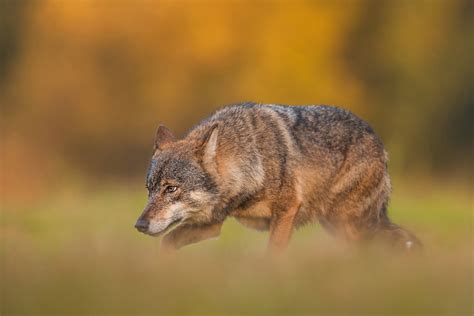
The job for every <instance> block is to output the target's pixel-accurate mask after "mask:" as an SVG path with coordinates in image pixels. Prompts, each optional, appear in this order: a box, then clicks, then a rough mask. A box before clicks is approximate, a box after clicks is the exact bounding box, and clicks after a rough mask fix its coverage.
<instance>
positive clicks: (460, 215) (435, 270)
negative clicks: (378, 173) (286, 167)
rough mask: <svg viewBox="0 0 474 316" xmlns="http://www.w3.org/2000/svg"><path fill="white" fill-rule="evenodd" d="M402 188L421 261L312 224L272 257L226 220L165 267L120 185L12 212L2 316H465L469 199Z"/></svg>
mask: <svg viewBox="0 0 474 316" xmlns="http://www.w3.org/2000/svg"><path fill="white" fill-rule="evenodd" d="M397 188H398V186H396V190H395V192H394V195H393V199H392V204H391V207H390V213H391V217H392V218H393V219H394V221H396V222H397V223H399V224H402V225H404V226H406V227H408V228H410V229H411V230H412V231H414V232H416V233H417V235H418V236H419V237H420V239H421V240H422V241H423V242H424V244H425V250H424V252H423V253H422V254H420V255H400V254H393V253H392V254H391V253H389V252H387V251H384V250H381V249H377V248H374V247H368V248H364V249H357V250H356V249H352V248H349V247H347V246H346V245H344V244H341V243H340V242H337V241H335V240H333V239H332V238H331V237H330V236H328V235H327V234H326V233H325V232H324V231H322V230H321V229H320V228H319V227H318V226H317V225H314V226H312V227H306V228H304V229H302V230H299V231H298V232H296V234H295V235H294V238H293V241H292V243H291V245H290V249H289V250H288V252H287V253H286V254H285V255H282V256H280V257H278V258H274V257H267V256H265V247H266V237H267V235H266V234H265V233H258V232H254V231H251V230H247V229H245V228H244V227H242V226H240V225H239V224H238V223H236V222H235V221H234V220H232V219H229V220H228V221H227V222H226V224H225V225H224V228H223V233H222V236H221V237H220V238H219V239H217V240H212V241H207V242H204V243H201V244H197V245H193V246H190V247H188V248H184V249H183V251H181V252H180V253H179V254H178V256H177V257H175V258H163V257H161V256H160V253H159V240H158V239H155V238H151V237H147V236H144V235H142V234H139V233H137V232H136V231H135V230H134V228H133V224H134V221H135V220H136V218H137V216H138V215H139V213H140V211H141V208H142V206H143V205H144V203H145V192H144V190H138V189H130V188H123V187H122V188H113V187H110V188H107V189H103V190H102V189H95V190H93V191H92V190H91V189H89V190H75V189H70V190H66V191H64V192H61V193H60V194H59V193H58V194H56V195H55V196H56V197H55V198H54V199H53V198H49V199H44V200H43V201H38V202H37V203H35V204H30V205H29V206H22V207H19V206H17V207H13V206H12V207H7V208H6V209H3V210H2V214H3V215H2V217H3V219H2V227H1V232H2V234H1V235H2V245H3V246H2V247H1V258H2V260H1V263H2V279H1V290H2V302H1V315H15V314H25V315H28V314H45V315H51V314H57V315H69V314H81V315H83V314H87V315H118V314H121V315H132V314H139V315H159V314H165V315H182V314H189V315H209V314H218V315H231V314H249V315H250V314H254V315H277V314H287V315H295V314H307V315H314V314H322V315H328V314H337V315H339V314H341V315H348V314H360V315H368V314H372V315H408V314H409V315H438V314H440V315H471V314H472V313H473V258H472V251H473V248H472V247H473V239H472V238H473V230H472V210H473V209H472V199H471V197H470V192H469V190H454V189H453V188H452V187H451V189H450V190H446V189H445V188H442V187H437V188H431V187H427V186H415V185H413V186H412V187H411V188H405V189H397Z"/></svg>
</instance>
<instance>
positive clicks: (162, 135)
mask: <svg viewBox="0 0 474 316" xmlns="http://www.w3.org/2000/svg"><path fill="white" fill-rule="evenodd" d="M174 141H175V137H174V135H173V133H172V132H171V131H170V130H169V129H167V128H166V127H165V126H164V125H162V124H160V126H158V129H157V130H156V135H155V144H154V147H153V151H157V150H159V149H162V148H163V146H165V145H166V144H169V143H172V142H174Z"/></svg>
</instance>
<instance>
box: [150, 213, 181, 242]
mask: <svg viewBox="0 0 474 316" xmlns="http://www.w3.org/2000/svg"><path fill="white" fill-rule="evenodd" d="M182 220H183V218H181V217H180V218H177V219H175V220H174V221H172V222H171V223H169V225H168V226H166V228H165V229H163V230H162V231H160V232H157V233H152V234H149V235H150V236H153V237H159V236H161V235H164V234H166V233H167V232H169V231H171V230H172V229H173V228H175V227H176V226H178V224H179V223H180V222H181V221H182Z"/></svg>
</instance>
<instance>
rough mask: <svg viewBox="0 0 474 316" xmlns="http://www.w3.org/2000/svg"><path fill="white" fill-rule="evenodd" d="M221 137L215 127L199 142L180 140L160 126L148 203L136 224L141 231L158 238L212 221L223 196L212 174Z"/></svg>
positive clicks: (204, 134)
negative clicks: (217, 203) (181, 228)
mask: <svg viewBox="0 0 474 316" xmlns="http://www.w3.org/2000/svg"><path fill="white" fill-rule="evenodd" d="M217 134H218V126H217V125H213V126H211V127H210V128H208V129H207V130H206V131H204V132H203V133H201V136H199V137H197V138H196V139H192V140H181V141H176V140H175V138H174V136H173V134H172V133H171V132H170V131H169V130H168V129H167V128H166V127H164V126H162V125H161V126H160V127H158V130H157V132H156V139H155V146H154V154H153V157H152V160H151V163H150V167H149V169H148V173H147V176H146V187H147V189H148V204H147V206H146V207H145V209H144V211H143V213H142V215H141V216H140V217H139V218H138V220H137V222H136V224H135V227H136V228H137V229H138V230H139V231H140V232H143V233H145V234H148V235H152V236H158V235H161V234H164V233H165V232H167V231H170V230H171V229H173V228H176V227H178V226H180V225H186V224H197V223H208V222H211V221H212V217H213V213H212V212H213V209H214V207H215V204H216V201H217V200H218V193H219V192H218V188H217V185H216V183H215V182H214V180H213V177H212V175H211V173H212V171H211V170H212V168H213V167H212V164H213V161H214V160H215V155H216V147H217Z"/></svg>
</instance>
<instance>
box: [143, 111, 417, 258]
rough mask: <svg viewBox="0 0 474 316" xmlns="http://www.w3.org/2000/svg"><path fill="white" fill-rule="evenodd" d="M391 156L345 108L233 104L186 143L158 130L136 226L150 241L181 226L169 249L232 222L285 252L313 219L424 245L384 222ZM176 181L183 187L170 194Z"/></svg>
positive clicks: (351, 235) (346, 232) (360, 236)
mask: <svg viewBox="0 0 474 316" xmlns="http://www.w3.org/2000/svg"><path fill="white" fill-rule="evenodd" d="M387 160H388V159H387V153H386V152H385V150H384V148H383V145H382V142H381V140H380V139H379V138H378V136H377V135H376V134H375V133H374V132H373V131H372V129H371V128H370V126H369V125H368V124H367V123H365V122H364V121H363V120H361V119H359V118H358V117H356V116H355V115H353V114H352V113H350V112H348V111H345V110H342V109H339V108H335V107H328V106H305V107H288V106H275V105H258V104H253V103H247V104H240V105H234V106H230V107H226V108H224V109H222V110H220V111H218V112H216V113H215V114H214V115H213V116H211V117H210V118H208V119H206V120H204V121H203V122H202V123H200V124H199V125H197V126H196V127H195V128H193V129H192V130H191V131H190V132H189V133H188V135H187V136H186V137H185V138H184V139H182V140H177V141H176V140H174V137H173V136H172V134H171V132H169V131H168V130H167V129H166V128H164V127H163V126H160V128H159V129H158V131H157V136H156V143H155V153H154V156H153V160H152V165H151V167H150V171H149V174H148V176H147V183H148V187H149V190H150V195H149V205H148V206H147V208H146V209H145V211H144V212H143V214H142V216H141V217H140V219H139V220H142V221H147V222H148V223H149V227H148V228H147V230H145V228H143V230H144V232H146V233H149V234H153V235H154V234H160V233H162V232H163V231H165V230H166V229H167V228H168V226H167V225H169V224H170V223H178V224H177V227H176V228H175V229H174V230H172V231H171V232H170V233H169V235H167V236H166V237H165V238H164V243H165V244H166V245H167V247H168V248H170V247H171V248H172V247H176V248H179V247H181V246H184V245H186V244H188V243H191V242H196V241H199V240H203V239H207V238H209V237H210V236H212V237H215V236H216V234H218V233H219V231H220V226H221V225H222V223H223V221H224V220H225V218H226V217H228V216H233V217H235V218H237V219H238V220H239V221H240V222H241V223H243V224H244V225H245V226H247V227H251V228H255V229H258V230H269V231H270V239H269V244H270V248H271V249H282V248H285V247H286V246H287V244H288V242H289V240H290V238H291V234H292V232H293V230H294V229H295V228H297V227H300V226H302V225H305V224H307V223H311V222H314V221H319V222H320V223H321V224H322V225H323V227H325V228H326V229H328V230H329V231H331V232H334V233H335V234H338V235H341V236H344V237H345V238H346V239H347V240H350V241H357V242H358V241H363V240H370V239H373V238H376V237H377V238H379V239H381V240H387V241H389V242H390V243H392V244H396V245H401V246H402V247H408V248H412V247H416V246H419V245H420V242H419V241H418V240H417V239H416V237H415V236H414V235H413V234H411V233H409V232H408V231H406V230H404V229H402V228H400V227H399V226H396V225H394V224H392V223H391V222H390V220H389V219H388V216H387V205H388V199H389V195H390V190H391V187H390V177H389V175H388V171H387ZM170 183H171V184H173V185H176V187H177V188H178V189H177V191H176V192H173V193H172V194H167V193H164V191H163V190H166V186H167V185H170ZM137 225H138V223H137ZM150 227H152V228H153V227H154V228H153V229H151V228H150ZM217 227H218V229H217ZM141 230H142V229H141Z"/></svg>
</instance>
